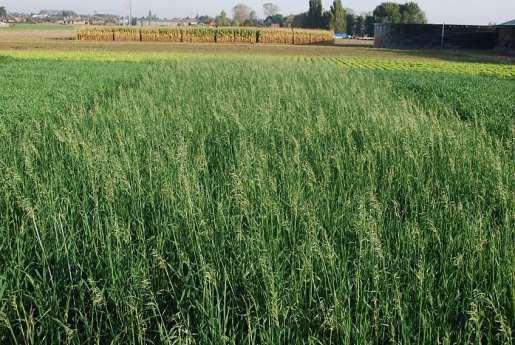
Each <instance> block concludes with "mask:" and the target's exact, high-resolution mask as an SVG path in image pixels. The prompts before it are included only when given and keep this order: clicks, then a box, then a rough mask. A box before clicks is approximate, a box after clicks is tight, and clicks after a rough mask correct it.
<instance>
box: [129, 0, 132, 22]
mask: <svg viewBox="0 0 515 345" xmlns="http://www.w3.org/2000/svg"><path fill="white" fill-rule="evenodd" d="M129 26H132V0H129Z"/></svg>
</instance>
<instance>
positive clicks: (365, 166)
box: [0, 57, 515, 344]
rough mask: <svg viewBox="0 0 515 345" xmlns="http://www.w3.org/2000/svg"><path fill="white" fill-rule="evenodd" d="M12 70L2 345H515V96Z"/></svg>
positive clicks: (336, 77)
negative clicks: (471, 344) (514, 337)
mask: <svg viewBox="0 0 515 345" xmlns="http://www.w3.org/2000/svg"><path fill="white" fill-rule="evenodd" d="M0 73H2V74H3V75H6V76H8V78H6V79H7V80H9V81H8V82H7V83H5V82H3V83H1V84H0V95H1V97H2V98H0V141H1V142H2V143H8V144H6V145H2V146H1V147H0V179H1V180H0V272H1V273H0V317H1V320H2V322H0V342H2V343H31V342H32V343H42V342H48V343H71V344H89V343H113V344H128V343H129V344H143V343H162V344H173V343H189V344H191V343H199V344H245V343H249V344H258V343H259V344H302V343H305V344H318V343H321V344H330V343H355V344H367V343H374V344H385V343H403V344H412V343H419V344H435V343H467V342H474V343H487V344H510V343H511V342H512V334H511V325H512V324H513V310H514V309H513V308H514V306H513V275H514V270H513V260H514V248H513V243H514V242H513V238H514V236H515V232H514V224H513V221H514V218H513V215H514V197H513V195H514V184H513V176H515V165H514V156H513V152H515V151H514V147H513V133H514V131H513V128H514V127H513V125H514V123H513V112H512V111H513V108H512V107H510V104H511V105H513V104H515V93H512V92H508V91H502V92H499V93H498V97H499V99H497V98H496V90H499V89H503V90H510V89H512V88H513V83H514V81H513V79H510V78H495V77H482V76H474V75H472V76H470V75H469V76H466V75H465V76H464V75H460V74H449V75H448V74H445V73H441V74H440V75H439V76H438V78H435V77H432V76H431V75H430V74H427V73H416V72H410V71H407V72H391V71H388V70H386V71H382V70H366V69H350V68H341V66H339V65H338V64H335V63H332V64H331V63H320V64H317V63H312V61H311V60H304V59H299V60H298V61H293V62H292V61H291V60H286V59H282V58H274V59H272V58H269V59H265V58H250V57H240V58H228V57H219V58H214V57H197V58H195V59H186V58H184V59H183V58H181V59H175V60H173V59H172V60H169V61H161V62H154V63H145V64H139V63H106V62H95V61H52V60H12V61H9V62H8V63H6V64H2V65H0ZM461 86H463V88H464V89H463V92H460V91H459V90H458V91H457V90H455V89H456V88H457V87H461ZM29 87H30V88H29ZM29 90H30V91H29ZM432 94H434V97H433V96H430V95H432ZM447 95H452V96H449V97H447ZM456 98H461V99H462V102H463V104H466V105H463V107H464V108H462V107H458V105H459V104H460V103H459V100H458V99H456ZM471 99H481V101H478V102H474V103H470V104H469V101H470V100H471ZM463 109H466V111H465V110H463ZM465 113H466V114H471V115H470V116H463V114H465ZM471 119H472V120H471ZM494 122H498V126H499V127H496V126H495V123H494Z"/></svg>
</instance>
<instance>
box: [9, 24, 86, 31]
mask: <svg viewBox="0 0 515 345" xmlns="http://www.w3.org/2000/svg"><path fill="white" fill-rule="evenodd" d="M75 28H76V26H74V25H60V24H30V23H20V24H15V25H14V26H12V27H10V28H5V29H0V32H2V31H72V30H75Z"/></svg>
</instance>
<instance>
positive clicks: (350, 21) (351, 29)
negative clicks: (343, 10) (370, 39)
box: [346, 13, 356, 36]
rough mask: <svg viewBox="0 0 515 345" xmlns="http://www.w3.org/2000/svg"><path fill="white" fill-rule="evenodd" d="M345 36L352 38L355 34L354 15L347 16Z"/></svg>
mask: <svg viewBox="0 0 515 345" xmlns="http://www.w3.org/2000/svg"><path fill="white" fill-rule="evenodd" d="M346 24H347V35H351V36H354V35H355V34H356V16H355V15H354V14H351V13H349V14H347V18H346Z"/></svg>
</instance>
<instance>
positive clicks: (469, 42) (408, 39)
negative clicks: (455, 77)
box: [374, 24, 499, 50]
mask: <svg viewBox="0 0 515 345" xmlns="http://www.w3.org/2000/svg"><path fill="white" fill-rule="evenodd" d="M442 34H443V41H442ZM498 40H499V28H498V27H495V26H473V25H441V24H376V27H375V41H374V46H375V47H377V48H407V49H410V48H418V49H435V48H441V47H442V44H443V48H449V49H479V50H486V49H494V48H495V47H496V45H497V42H498Z"/></svg>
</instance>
